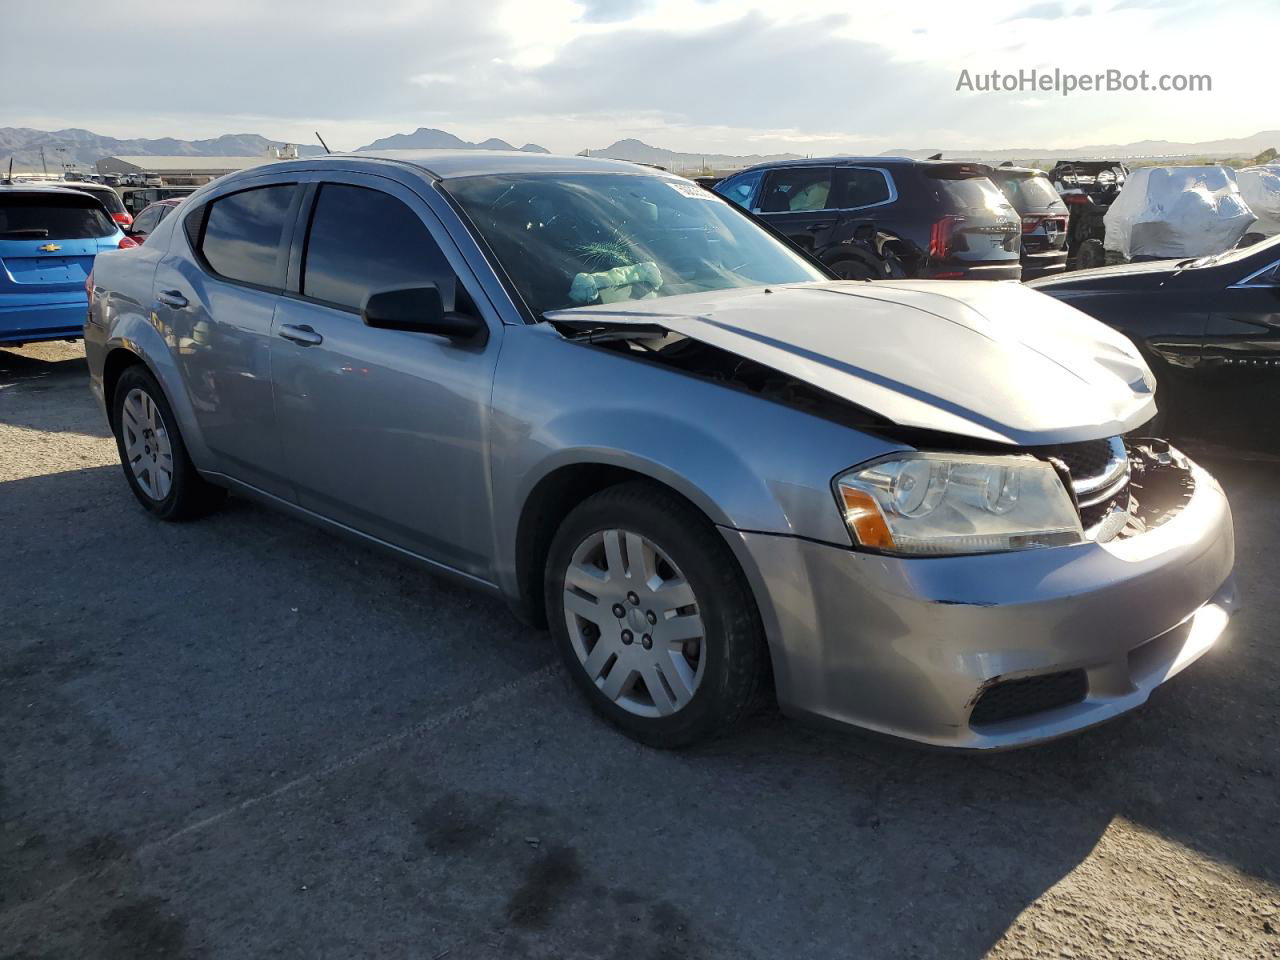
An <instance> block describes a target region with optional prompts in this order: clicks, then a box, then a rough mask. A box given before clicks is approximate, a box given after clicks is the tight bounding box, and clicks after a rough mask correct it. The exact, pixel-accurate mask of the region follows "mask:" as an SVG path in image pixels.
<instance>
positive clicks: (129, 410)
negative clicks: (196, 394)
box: [111, 364, 227, 521]
mask: <svg viewBox="0 0 1280 960" xmlns="http://www.w3.org/2000/svg"><path fill="white" fill-rule="evenodd" d="M111 427H112V430H113V431H114V432H115V435H116V450H117V451H118V452H119V454H120V465H121V467H122V468H123V469H124V475H125V479H126V480H127V481H128V483H129V489H130V490H132V491H133V495H134V496H135V497H137V499H138V502H139V503H140V504H142V506H143V507H145V508H146V510H147V511H148V512H149V513H152V514H154V515H155V516H157V517H159V518H160V519H161V520H168V521H182V520H193V519H195V518H196V517H202V516H204V515H205V514H207V513H209V512H210V511H212V510H215V509H217V507H218V506H219V505H220V504H221V503H222V501H223V500H224V499H225V498H226V495H227V491H226V490H224V489H222V488H221V487H217V486H214V485H213V484H212V483H209V481H207V480H205V479H204V478H203V477H201V476H200V474H199V473H197V472H196V468H195V466H194V465H193V464H192V463H191V458H190V457H189V456H188V455H187V447H186V444H184V443H183V442H182V434H181V433H179V432H178V419H177V417H175V416H174V415H173V408H172V407H170V406H169V401H168V399H167V398H166V397H165V395H164V391H163V390H162V389H161V388H160V384H159V383H158V382H157V381H156V378H155V377H153V376H152V375H151V372H150V371H149V370H147V369H146V367H144V366H142V365H141V364H135V365H134V366H132V367H129V368H128V369H127V370H125V372H124V373H122V374H121V375H120V379H119V380H118V381H117V382H116V386H115V392H114V393H113V394H112V410H111Z"/></svg>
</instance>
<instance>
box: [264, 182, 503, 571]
mask: <svg viewBox="0 0 1280 960" xmlns="http://www.w3.org/2000/svg"><path fill="white" fill-rule="evenodd" d="M309 193H310V194H314V201H313V202H311V209H310V213H309V215H308V212H307V211H306V210H304V211H303V212H302V214H301V215H300V225H299V227H298V234H299V243H297V244H295V257H294V260H295V263H296V266H295V267H294V275H293V277H292V279H291V284H290V286H291V293H290V294H289V295H288V296H287V297H285V298H284V299H282V301H281V304H280V308H279V310H278V312H277V315H276V321H277V324H276V333H277V337H276V338H275V339H274V340H273V342H272V361H271V367H272V373H273V377H274V380H275V393H276V404H277V409H278V411H279V420H280V437H281V444H282V446H283V449H284V454H285V459H286V463H287V466H288V470H289V476H290V478H291V480H292V482H293V485H294V486H295V487H296V489H297V491H298V502H299V503H300V504H301V505H302V506H303V507H306V508H307V509H309V510H312V511H314V512H316V513H318V514H320V515H321V516H324V517H328V518H329V519H331V520H335V521H337V522H339V523H341V524H344V525H346V526H349V527H352V528H354V529H356V530H359V531H361V532H363V533H366V534H368V535H371V536H373V537H376V538H378V539H379V540H382V541H384V542H387V543H391V544H394V545H395V546H398V547H401V548H403V549H406V550H409V551H411V552H413V553H415V554H417V555H419V556H423V557H427V558H428V559H431V560H434V561H436V562H439V563H441V564H444V565H447V566H449V567H452V568H453V569H456V570H462V571H464V572H466V573H470V574H473V575H475V576H479V577H482V578H487V577H488V576H489V574H490V572H491V571H490V570H489V557H490V556H491V554H492V531H491V527H490V519H489V513H490V511H489V503H488V499H487V495H486V490H487V489H488V482H487V474H486V470H485V444H486V424H487V422H488V410H489V395H490V390H491V388H492V383H493V372H494V365H495V362H496V359H497V355H498V349H499V347H500V345H501V336H500V335H499V334H500V330H501V324H500V323H498V322H496V318H491V319H492V320H494V321H495V322H491V323H490V330H491V336H490V337H489V339H488V341H487V343H484V344H463V343H455V342H452V341H450V340H447V339H445V338H443V337H439V336H434V335H431V334H426V333H420V332H407V331H402V330H384V329H375V328H372V327H368V326H365V324H364V322H363V321H362V319H361V310H362V308H363V306H364V303H365V300H366V299H367V298H368V296H369V294H370V293H372V292H378V291H383V290H393V289H403V288H406V287H418V286H422V285H424V284H435V285H436V286H437V288H438V289H439V290H440V292H441V296H442V298H443V300H444V306H445V309H446V310H455V309H456V310H465V311H475V310H476V309H477V308H476V304H477V303H478V302H479V301H480V297H478V296H473V295H472V293H468V291H467V285H468V284H470V285H471V290H472V291H473V293H474V292H476V290H477V288H476V287H475V285H474V283H472V281H471V280H470V279H468V280H467V281H466V282H464V281H463V280H462V279H461V278H460V273H462V274H465V275H466V276H467V277H468V278H469V276H470V275H469V274H468V273H467V272H466V268H465V266H464V265H463V261H462V257H461V256H460V254H459V253H458V252H457V251H456V250H455V249H454V247H453V245H452V243H451V242H450V241H449V239H448V237H447V235H446V233H445V231H444V229H443V228H442V225H441V224H440V222H439V221H438V220H437V219H436V217H435V215H434V214H433V213H432V212H431V210H430V209H429V208H428V207H427V205H426V203H425V202H424V201H423V199H422V198H421V197H419V196H417V195H416V194H415V193H413V192H412V191H411V190H409V189H408V188H407V187H405V186H402V185H400V184H397V183H394V182H392V181H390V180H387V179H384V178H381V177H370V176H363V175H359V174H345V173H344V174H337V173H334V174H331V175H325V176H324V182H322V183H319V184H316V185H315V186H314V187H312V188H309ZM299 254H300V255H299Z"/></svg>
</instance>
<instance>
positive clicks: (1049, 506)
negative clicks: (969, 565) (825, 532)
mask: <svg viewBox="0 0 1280 960" xmlns="http://www.w3.org/2000/svg"><path fill="white" fill-rule="evenodd" d="M835 487H836V495H837V497H838V498H839V500H840V505H841V506H842V507H843V508H844V512H845V521H846V522H847V523H848V524H849V530H850V531H851V532H852V533H853V536H854V539H855V540H856V541H857V542H858V543H859V544H860V545H862V546H864V547H870V548H872V549H876V550H883V551H886V552H888V553H903V554H916V555H920V554H923V555H935V556H936V555H941V554H955V553H996V552H999V551H1005V550H1031V549H1034V548H1036V547H1057V546H1063V545H1065V544H1071V543H1080V542H1081V541H1083V540H1084V530H1083V529H1082V528H1081V526H1080V515H1079V514H1078V513H1077V512H1076V509H1075V507H1074V506H1073V505H1072V503H1071V497H1070V495H1069V494H1068V493H1067V490H1066V488H1065V487H1064V486H1063V485H1062V480H1061V479H1059V477H1058V474H1057V471H1055V470H1054V469H1053V467H1052V466H1050V465H1049V464H1047V463H1044V462H1043V461H1041V460H1037V459H1035V458H1034V457H1030V456H993V457H979V456H967V455H963V454H941V453H919V454H906V455H904V456H901V457H895V458H893V459H889V460H881V461H879V462H877V463H873V464H871V465H870V466H866V467H862V468H860V469H858V470H852V471H850V472H849V473H846V474H844V475H843V476H840V477H837V478H836V483H835Z"/></svg>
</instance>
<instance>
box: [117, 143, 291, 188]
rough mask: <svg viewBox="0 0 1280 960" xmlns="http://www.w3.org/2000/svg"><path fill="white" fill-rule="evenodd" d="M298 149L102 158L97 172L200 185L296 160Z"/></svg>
mask: <svg viewBox="0 0 1280 960" xmlns="http://www.w3.org/2000/svg"><path fill="white" fill-rule="evenodd" d="M297 157H298V148H297V147H295V146H294V145H293V144H286V145H285V146H283V147H269V148H268V149H267V150H266V151H265V152H264V153H263V154H262V155H261V156H258V157H195V156H185V157H184V156H178V157H161V156H141V157H103V158H102V159H101V160H99V161H98V172H99V173H106V174H114V175H116V176H122V177H123V176H128V175H129V174H139V173H142V174H147V173H151V174H156V175H157V176H159V177H160V179H161V180H163V181H164V182H165V183H166V184H172V185H175V186H199V185H200V184H204V183H208V182H209V181H210V180H212V179H213V178H214V177H221V176H223V175H224V174H228V173H234V172H235V171H237V170H246V169H248V168H249V167H256V166H259V165H260V164H263V163H274V162H275V161H276V160H296V159H297Z"/></svg>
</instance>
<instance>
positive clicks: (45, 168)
mask: <svg viewBox="0 0 1280 960" xmlns="http://www.w3.org/2000/svg"><path fill="white" fill-rule="evenodd" d="M40 169H42V170H43V171H44V175H45V176H46V177H47V176H48V175H49V164H47V163H45V162H44V147H41V148H40Z"/></svg>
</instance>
